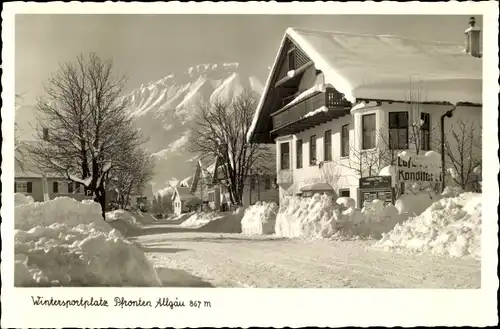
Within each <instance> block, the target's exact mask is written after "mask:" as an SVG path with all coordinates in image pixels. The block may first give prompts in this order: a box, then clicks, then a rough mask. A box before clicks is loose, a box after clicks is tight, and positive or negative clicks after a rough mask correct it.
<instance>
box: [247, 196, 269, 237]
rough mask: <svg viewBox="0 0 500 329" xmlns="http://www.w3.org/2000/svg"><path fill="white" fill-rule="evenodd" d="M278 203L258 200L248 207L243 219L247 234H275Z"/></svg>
mask: <svg viewBox="0 0 500 329" xmlns="http://www.w3.org/2000/svg"><path fill="white" fill-rule="evenodd" d="M277 213H278V205H277V204H276V203H275V202H269V203H268V202H261V201H259V202H257V203H256V204H254V205H252V206H250V207H248V209H247V210H246V211H245V214H244V216H243V218H242V220H241V231H242V233H243V234H245V235H263V234H274V228H275V226H276V215H277Z"/></svg>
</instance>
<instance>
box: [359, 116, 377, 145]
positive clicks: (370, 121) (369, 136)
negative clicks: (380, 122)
mask: <svg viewBox="0 0 500 329" xmlns="http://www.w3.org/2000/svg"><path fill="white" fill-rule="evenodd" d="M361 124H362V129H363V136H362V139H363V140H362V144H363V145H362V148H363V150H368V149H372V148H374V147H375V137H376V136H375V126H376V122H375V114H366V115H363V117H362V118H361Z"/></svg>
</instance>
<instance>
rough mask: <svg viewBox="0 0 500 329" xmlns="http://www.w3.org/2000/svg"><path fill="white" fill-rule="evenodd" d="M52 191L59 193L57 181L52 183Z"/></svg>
mask: <svg viewBox="0 0 500 329" xmlns="http://www.w3.org/2000/svg"><path fill="white" fill-rule="evenodd" d="M52 192H54V193H59V182H53V183H52Z"/></svg>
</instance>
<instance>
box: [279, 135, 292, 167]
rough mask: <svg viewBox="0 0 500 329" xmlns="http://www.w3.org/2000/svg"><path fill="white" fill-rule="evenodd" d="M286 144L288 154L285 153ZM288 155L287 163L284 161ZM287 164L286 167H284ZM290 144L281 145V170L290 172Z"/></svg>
mask: <svg viewBox="0 0 500 329" xmlns="http://www.w3.org/2000/svg"><path fill="white" fill-rule="evenodd" d="M285 144H286V146H287V148H288V151H287V152H286V153H283V146H284V145H285ZM285 155H286V161H283V159H285ZM285 163H286V166H285V165H284V164H285ZM290 168H291V167H290V142H283V143H280V169H281V170H290Z"/></svg>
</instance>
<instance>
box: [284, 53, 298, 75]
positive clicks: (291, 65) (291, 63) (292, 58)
mask: <svg viewBox="0 0 500 329" xmlns="http://www.w3.org/2000/svg"><path fill="white" fill-rule="evenodd" d="M296 56H297V54H296V53H295V47H293V48H290V49H289V50H288V52H287V53H286V59H287V64H288V71H293V70H296V69H297V67H296V63H295V62H296Z"/></svg>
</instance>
